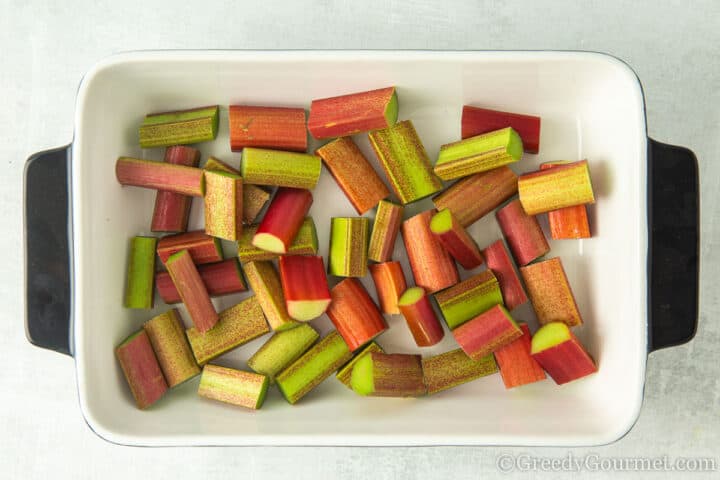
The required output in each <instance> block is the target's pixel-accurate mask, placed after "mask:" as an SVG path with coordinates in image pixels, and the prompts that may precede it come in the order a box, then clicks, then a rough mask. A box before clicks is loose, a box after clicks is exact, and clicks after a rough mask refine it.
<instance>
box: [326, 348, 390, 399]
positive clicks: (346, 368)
mask: <svg viewBox="0 0 720 480" xmlns="http://www.w3.org/2000/svg"><path fill="white" fill-rule="evenodd" d="M382 351H383V349H382V347H381V346H380V345H378V344H377V343H375V342H370V343H368V344H367V345H365V346H364V347H363V348H362V350H360V351H359V352H357V353H356V354H355V356H354V357H353V358H352V359H351V360H350V361H349V362H347V363H346V364H345V365H343V367H342V368H341V369H340V370H338V372H337V373H336V374H335V378H337V379H338V380H340V381H341V382H342V383H343V385H345V386H346V387H348V388H350V389H352V385H350V378H351V377H352V371H353V368H354V367H355V364H356V363H357V362H358V361H359V360H360V359H361V358H362V357H364V356H365V355H368V354H369V353H372V352H382Z"/></svg>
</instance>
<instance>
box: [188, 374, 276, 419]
mask: <svg viewBox="0 0 720 480" xmlns="http://www.w3.org/2000/svg"><path fill="white" fill-rule="evenodd" d="M267 388H268V378H267V377H266V376H265V375H260V374H257V373H252V372H243V371H242V370H235V369H234V368H226V367H219V366H217V365H205V368H203V371H202V376H201V377H200V386H199V387H198V395H200V396H201V397H205V398H209V399H211V400H217V401H220V402H225V403H230V404H232V405H238V406H240V407H245V408H251V409H253V410H257V409H258V408H260V407H262V404H263V402H264V401H265V393H266V392H267Z"/></svg>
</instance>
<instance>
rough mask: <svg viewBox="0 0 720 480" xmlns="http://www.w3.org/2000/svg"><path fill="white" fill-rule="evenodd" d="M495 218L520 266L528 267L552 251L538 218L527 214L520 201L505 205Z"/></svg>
mask: <svg viewBox="0 0 720 480" xmlns="http://www.w3.org/2000/svg"><path fill="white" fill-rule="evenodd" d="M495 217H496V218H497V221H498V224H499V225H500V230H502V232H503V235H504V236H505V240H507V242H508V245H510V251H512V253H513V257H515V261H516V262H517V263H518V265H521V266H523V265H527V264H528V263H530V262H532V261H533V260H536V259H538V258H540V257H542V256H543V255H545V254H546V253H548V252H549V251H550V245H548V243H547V240H546V239H545V234H544V233H543V231H542V228H540V224H539V223H538V221H537V218H535V217H534V216H530V215H527V214H526V213H525V211H524V210H523V207H522V205H521V204H520V200H517V199H516V200H513V201H512V202H510V203H508V204H507V205H505V206H504V207H503V208H501V209H500V210H498V211H497V212H496V213H495Z"/></svg>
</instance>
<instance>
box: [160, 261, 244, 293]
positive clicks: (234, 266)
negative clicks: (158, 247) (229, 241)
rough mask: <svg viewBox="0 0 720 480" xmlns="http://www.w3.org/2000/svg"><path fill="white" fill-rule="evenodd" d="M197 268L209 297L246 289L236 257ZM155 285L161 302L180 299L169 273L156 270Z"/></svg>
mask: <svg viewBox="0 0 720 480" xmlns="http://www.w3.org/2000/svg"><path fill="white" fill-rule="evenodd" d="M197 269H198V273H199V274H200V278H202V281H203V283H204V284H205V288H207V291H208V294H209V295H210V296H211V297H220V296H222V295H229V294H231V293H238V292H244V291H245V290H247V287H246V286H245V281H244V280H243V276H242V272H241V271H240V265H238V261H237V258H228V259H227V260H223V261H222V262H217V263H206V264H204V265H198V267H197ZM155 285H156V286H157V291H158V293H159V294H160V298H162V300H163V302H165V303H168V304H170V303H179V302H181V301H182V299H181V298H180V294H179V293H178V291H177V288H175V284H174V283H173V281H172V278H170V274H169V273H167V272H157V273H156V274H155Z"/></svg>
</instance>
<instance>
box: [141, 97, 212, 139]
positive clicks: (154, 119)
mask: <svg viewBox="0 0 720 480" xmlns="http://www.w3.org/2000/svg"><path fill="white" fill-rule="evenodd" d="M219 110H220V109H219V107H218V106H217V105H214V106H210V107H201V108H194V109H190V110H178V111H173V112H163V113H151V114H149V115H147V116H146V117H145V120H144V121H143V123H142V125H141V126H140V129H139V132H138V133H139V137H140V146H141V147H142V148H151V147H169V146H172V145H187V144H190V143H199V142H207V141H210V140H214V139H215V137H217V131H218V119H219Z"/></svg>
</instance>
